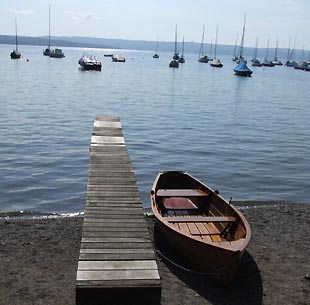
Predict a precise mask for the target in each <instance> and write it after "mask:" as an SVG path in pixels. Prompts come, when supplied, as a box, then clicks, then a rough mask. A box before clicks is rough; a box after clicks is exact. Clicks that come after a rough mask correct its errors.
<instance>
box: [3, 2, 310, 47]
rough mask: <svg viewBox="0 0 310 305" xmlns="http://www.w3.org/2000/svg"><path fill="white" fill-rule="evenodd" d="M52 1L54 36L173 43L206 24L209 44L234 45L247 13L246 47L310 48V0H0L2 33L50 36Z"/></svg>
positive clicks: (195, 35) (197, 35)
mask: <svg viewBox="0 0 310 305" xmlns="http://www.w3.org/2000/svg"><path fill="white" fill-rule="evenodd" d="M49 4H50V5H51V34H52V35H55V36H90V37H102V38H123V39H133V40H156V37H157V34H158V35H159V40H163V41H173V40H174V29H175V24H177V25H178V36H179V37H180V40H181V37H182V36H184V39H185V41H194V42H200V40H201V34H202V27H203V25H204V24H205V26H206V32H205V42H209V41H210V40H211V39H213V41H214V37H215V31H216V26H217V25H218V27H219V34H218V43H219V44H231V45H234V44H235V40H236V35H237V33H238V34H239V41H240V38H241V33H242V26H243V16H244V14H245V13H246V15H247V22H246V35H245V45H246V46H250V47H252V46H254V44H255V39H256V37H258V40H259V46H260V47H265V46H266V44H267V39H268V38H270V47H274V46H275V44H276V40H277V37H278V38H279V46H280V47H284V48H287V46H288V42H289V38H291V39H292V41H293V40H294V39H296V48H300V49H301V48H302V47H303V45H305V48H306V49H310V33H309V29H310V0H255V1H254V0H178V1H176V0H154V1H151V0H130V1H129V0H91V1H86V0H84V1H81V0H49V1H48V0H0V34H3V35H13V34H15V28H14V19H15V17H16V18H17V23H18V34H19V35H21V36H41V35H47V34H48V6H49Z"/></svg>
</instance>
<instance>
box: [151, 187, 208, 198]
mask: <svg viewBox="0 0 310 305" xmlns="http://www.w3.org/2000/svg"><path fill="white" fill-rule="evenodd" d="M156 195H157V196H160V197H191V196H208V193H206V192H204V191H202V190H200V189H160V190H158V191H157V194H156Z"/></svg>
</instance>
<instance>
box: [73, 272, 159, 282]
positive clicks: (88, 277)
mask: <svg viewBox="0 0 310 305" xmlns="http://www.w3.org/2000/svg"><path fill="white" fill-rule="evenodd" d="M76 279H77V280H78V281H103V280H109V281H111V280H124V279H125V280H144V279H145V280H151V279H160V278H159V274H158V271H157V270H102V271H84V270H83V271H81V270H78V271H77V277H76Z"/></svg>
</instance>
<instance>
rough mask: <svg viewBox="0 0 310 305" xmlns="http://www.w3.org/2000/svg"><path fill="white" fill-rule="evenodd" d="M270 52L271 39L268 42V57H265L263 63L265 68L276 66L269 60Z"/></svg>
mask: <svg viewBox="0 0 310 305" xmlns="http://www.w3.org/2000/svg"><path fill="white" fill-rule="evenodd" d="M268 50H269V38H268V40H267V48H266V56H265V61H264V62H263V66H264V67H274V64H273V63H272V61H271V60H268Z"/></svg>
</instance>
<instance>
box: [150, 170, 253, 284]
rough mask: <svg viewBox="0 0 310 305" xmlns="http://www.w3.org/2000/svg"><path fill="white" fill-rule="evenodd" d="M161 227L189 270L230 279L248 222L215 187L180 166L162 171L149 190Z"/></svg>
mask: <svg viewBox="0 0 310 305" xmlns="http://www.w3.org/2000/svg"><path fill="white" fill-rule="evenodd" d="M151 206H152V211H153V213H154V216H155V218H156V222H157V224H158V227H159V229H160V232H161V233H162V234H163V236H164V237H165V238H166V240H167V241H168V242H169V244H171V245H172V246H173V248H175V249H176V250H177V251H178V253H180V255H181V256H183V257H184V258H185V259H186V261H188V262H190V265H191V266H192V268H193V270H195V271H198V272H202V273H206V274H209V275H210V276H213V277H215V278H216V279H219V280H220V281H221V282H223V283H225V284H228V283H229V282H230V281H231V280H232V279H233V277H234V275H235V273H236V271H237V269H238V264H239V261H240V258H241V256H242V254H243V253H244V251H245V249H246V247H247V245H248V243H249V241H250V238H251V229H250V226H249V224H248V222H247V220H246V219H245V217H244V216H243V215H242V213H241V212H240V211H238V210H237V209H236V208H235V207H234V206H233V205H232V204H231V203H230V202H227V201H226V200H225V199H224V198H222V197H221V196H220V195H219V194H218V192H216V191H213V190H212V189H210V188H209V187H208V186H206V185H205V184H203V183H202V182H200V181H199V180H197V179H195V178H194V177H193V176H191V175H189V174H187V173H185V172H181V171H166V172H160V173H159V174H158V176H157V177H156V179H155V181H154V184H153V187H152V190H151Z"/></svg>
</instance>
